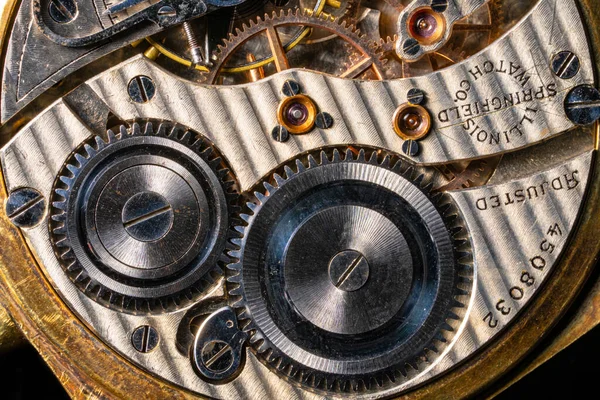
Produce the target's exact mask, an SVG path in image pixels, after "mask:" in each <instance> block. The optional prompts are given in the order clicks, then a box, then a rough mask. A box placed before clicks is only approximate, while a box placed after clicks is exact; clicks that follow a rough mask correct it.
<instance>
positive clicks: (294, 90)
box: [281, 80, 300, 97]
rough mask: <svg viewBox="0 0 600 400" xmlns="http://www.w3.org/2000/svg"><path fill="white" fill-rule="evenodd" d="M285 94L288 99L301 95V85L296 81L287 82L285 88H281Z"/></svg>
mask: <svg viewBox="0 0 600 400" xmlns="http://www.w3.org/2000/svg"><path fill="white" fill-rule="evenodd" d="M281 91H282V92H283V94H284V95H285V96H287V97H292V96H295V95H297V94H298V93H300V85H299V84H298V82H296V81H292V80H289V81H285V83H284V84H283V88H281Z"/></svg>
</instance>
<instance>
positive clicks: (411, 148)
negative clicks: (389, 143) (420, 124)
mask: <svg viewBox="0 0 600 400" xmlns="http://www.w3.org/2000/svg"><path fill="white" fill-rule="evenodd" d="M419 150H420V149H419V143H417V142H415V141H414V140H407V141H406V142H404V143H403V144H402V151H403V152H404V154H406V155H407V156H410V157H414V156H416V155H417V154H419Z"/></svg>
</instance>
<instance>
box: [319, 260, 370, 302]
mask: <svg viewBox="0 0 600 400" xmlns="http://www.w3.org/2000/svg"><path fill="white" fill-rule="evenodd" d="M369 270H370V267H369V262H368V261H367V259H366V258H365V256H364V255H362V254H361V253H359V252H358V251H355V250H344V251H341V252H339V253H337V254H336V255H335V256H333V258H332V259H331V261H330V262H329V279H331V283H333V285H334V286H335V287H336V288H338V289H340V290H343V291H344V292H353V291H355V290H358V289H360V288H361V287H363V286H364V285H365V284H366V283H367V280H369V272H370V271H369Z"/></svg>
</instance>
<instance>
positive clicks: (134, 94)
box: [127, 75, 156, 103]
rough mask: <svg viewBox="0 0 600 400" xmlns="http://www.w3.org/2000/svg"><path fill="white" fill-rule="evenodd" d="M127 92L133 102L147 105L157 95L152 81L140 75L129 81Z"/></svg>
mask: <svg viewBox="0 0 600 400" xmlns="http://www.w3.org/2000/svg"><path fill="white" fill-rule="evenodd" d="M127 91H128V92H129V97H130V98H131V100H133V101H135V102H136V103H147V102H149V101H150V100H152V98H153V97H154V95H155V94H156V87H155V86H154V82H152V79H150V78H148V77H147V76H144V75H139V76H136V77H135V78H133V79H132V80H131V81H129V86H128V87H127Z"/></svg>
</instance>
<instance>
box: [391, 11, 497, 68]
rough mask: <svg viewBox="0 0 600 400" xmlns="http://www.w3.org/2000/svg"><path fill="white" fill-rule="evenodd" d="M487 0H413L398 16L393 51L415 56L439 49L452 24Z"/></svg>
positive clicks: (450, 30) (449, 32)
mask: <svg viewBox="0 0 600 400" xmlns="http://www.w3.org/2000/svg"><path fill="white" fill-rule="evenodd" d="M488 1H489V0H448V1H446V0H443V1H437V0H434V1H431V0H413V1H411V2H410V3H409V4H408V5H407V6H406V8H405V9H404V10H402V12H401V13H400V16H399V17H398V24H397V29H398V40H397V42H396V53H397V54H398V56H399V57H400V58H401V59H404V60H417V59H419V58H420V57H421V56H422V55H423V54H426V53H431V52H434V51H436V50H438V49H440V48H441V47H442V46H443V45H444V44H445V43H446V42H447V41H448V39H449V38H450V35H451V33H452V28H453V27H454V24H455V23H456V22H458V21H459V20H462V19H464V18H466V17H468V16H469V15H471V14H472V13H473V12H475V11H476V10H477V9H479V8H481V7H482V6H483V5H485V3H486V2H488Z"/></svg>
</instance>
